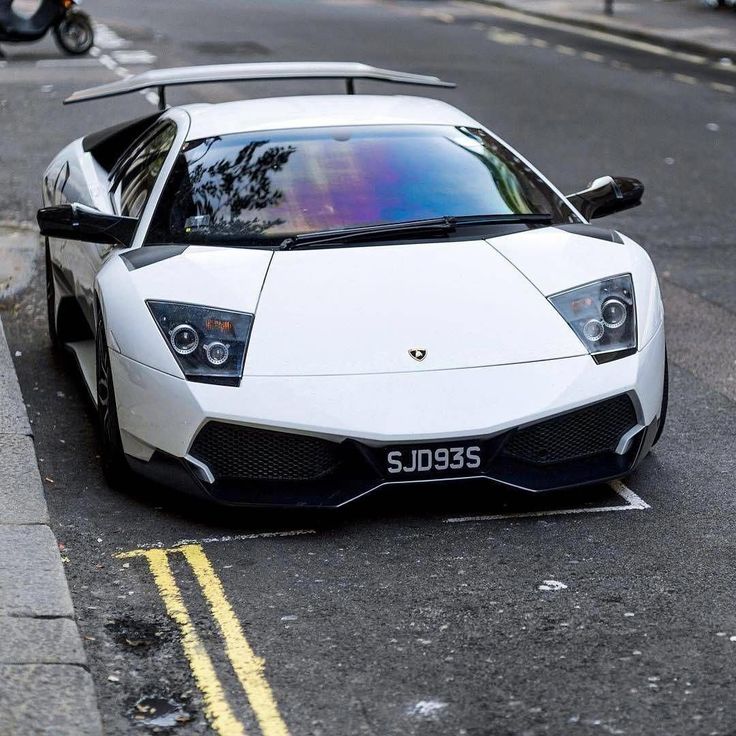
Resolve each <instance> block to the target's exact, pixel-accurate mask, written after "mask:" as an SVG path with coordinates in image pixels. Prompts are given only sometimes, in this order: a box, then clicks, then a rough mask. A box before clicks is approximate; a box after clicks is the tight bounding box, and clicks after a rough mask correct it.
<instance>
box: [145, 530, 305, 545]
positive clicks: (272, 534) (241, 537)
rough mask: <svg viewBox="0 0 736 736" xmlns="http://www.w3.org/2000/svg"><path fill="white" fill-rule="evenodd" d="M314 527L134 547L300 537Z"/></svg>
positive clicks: (181, 540)
mask: <svg viewBox="0 0 736 736" xmlns="http://www.w3.org/2000/svg"><path fill="white" fill-rule="evenodd" d="M316 533H317V530H316V529H290V530H288V531H283V532H259V533H256V534H230V535H225V536H222V537H204V538H203V539H180V540H179V541H178V542H174V543H173V544H164V543H163V542H154V543H153V544H138V545H136V549H164V548H167V549H173V548H175V547H186V546H187V545H188V544H214V543H222V542H242V541H246V540H248V539H271V538H278V537H301V536H304V535H306V534H316Z"/></svg>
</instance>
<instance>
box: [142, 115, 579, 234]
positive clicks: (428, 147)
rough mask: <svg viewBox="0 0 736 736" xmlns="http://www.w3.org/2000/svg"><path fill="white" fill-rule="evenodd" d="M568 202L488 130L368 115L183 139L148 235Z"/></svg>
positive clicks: (545, 207) (328, 225)
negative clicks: (366, 122) (339, 122)
mask: <svg viewBox="0 0 736 736" xmlns="http://www.w3.org/2000/svg"><path fill="white" fill-rule="evenodd" d="M530 213H546V214H551V215H552V219H553V222H571V221H575V218H574V216H573V215H572V213H571V212H570V210H569V208H568V207H567V206H566V205H565V204H564V203H563V202H562V201H561V200H560V198H559V197H558V196H557V195H555V194H554V192H553V191H552V190H551V189H550V188H549V187H548V186H547V185H546V184H545V183H544V182H543V181H542V180H541V179H540V177H539V176H538V175H537V174H536V173H535V172H534V171H532V170H531V169H530V168H529V167H528V166H527V165H526V164H524V163H523V162H522V161H520V160H519V159H518V158H517V157H516V156H514V155H513V154H512V153H511V152H510V151H508V149H506V148H504V147H503V146H501V144H500V143H499V142H498V141H496V140H495V139H493V138H491V137H490V136H489V135H488V134H486V133H485V132H483V131H481V130H475V129H468V128H453V127H445V126H386V127H378V126H360V127H339V128H318V129H307V130H287V131H277V132H273V131H268V132H263V133H240V134H233V135H227V136H222V137H214V138H206V139H203V140H198V141H190V142H188V143H187V144H185V146H184V148H183V150H182V152H181V153H180V155H179V157H178V159H177V161H176V164H175V166H174V169H173V171H172V173H171V175H170V177H169V179H168V181H167V183H166V186H165V188H164V192H163V194H162V196H161V198H160V200H159V203H158V206H157V208H156V212H155V214H154V217H153V221H152V223H151V226H150V228H149V231H148V235H147V237H146V242H147V243H215V244H230V245H267V244H273V243H275V242H281V240H283V239H284V238H286V237H289V236H293V235H298V234H303V233H309V232H314V231H321V230H333V229H337V228H348V227H359V226H368V225H376V224H382V223H395V222H404V221H407V220H420V219H426V218H435V217H444V216H451V217H461V216H467V215H495V214H530Z"/></svg>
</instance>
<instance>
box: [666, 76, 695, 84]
mask: <svg viewBox="0 0 736 736" xmlns="http://www.w3.org/2000/svg"><path fill="white" fill-rule="evenodd" d="M672 79H674V80H675V81H676V82H682V83H683V84H697V83H698V80H697V79H696V78H695V77H691V76H690V75H689V74H673V75H672Z"/></svg>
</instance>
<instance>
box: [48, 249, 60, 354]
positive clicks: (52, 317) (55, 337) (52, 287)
mask: <svg viewBox="0 0 736 736" xmlns="http://www.w3.org/2000/svg"><path fill="white" fill-rule="evenodd" d="M45 251H46V313H47V315H48V322H49V339H50V340H51V347H52V348H53V349H54V352H57V353H60V352H61V349H62V347H63V346H62V343H61V339H60V338H59V331H58V329H57V326H56V316H57V315H56V284H55V283H54V267H53V265H52V263H51V250H50V249H49V241H48V238H47V239H46V247H45Z"/></svg>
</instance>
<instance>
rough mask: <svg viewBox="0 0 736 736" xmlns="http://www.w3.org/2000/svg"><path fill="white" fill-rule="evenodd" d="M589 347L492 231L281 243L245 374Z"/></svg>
mask: <svg viewBox="0 0 736 736" xmlns="http://www.w3.org/2000/svg"><path fill="white" fill-rule="evenodd" d="M413 349H420V350H422V351H426V356H425V357H424V359H423V360H421V361H417V360H416V359H415V358H414V357H412V355H411V354H410V351H412V350H413ZM584 354H586V351H585V350H584V348H583V346H582V345H581V343H580V341H579V340H578V339H577V337H575V335H574V334H573V332H572V330H571V329H570V328H569V327H568V326H567V325H566V324H565V322H564V321H563V320H562V319H561V317H560V316H559V315H558V314H557V312H556V311H555V309H554V308H553V307H552V306H551V305H550V303H549V302H548V301H547V299H546V298H545V297H544V295H543V294H542V293H540V291H539V290H538V289H537V288H536V287H535V286H534V285H533V284H532V283H531V282H530V281H529V280H528V279H527V278H526V277H525V276H524V275H523V274H522V273H521V272H520V271H519V269H518V268H516V267H515V266H514V265H512V264H511V262H510V261H509V260H508V259H507V258H506V257H504V256H503V255H502V254H501V253H500V252H498V251H497V250H496V249H494V248H493V247H492V246H491V245H490V244H489V243H488V242H486V241H468V242H442V243H422V244H411V245H392V246H385V245H376V246H360V247H351V248H325V249H316V248H312V249H308V250H300V251H279V252H276V253H274V254H273V258H272V260H271V263H270V266H269V269H268V273H267V275H266V278H265V282H264V284H263V289H262V292H261V295H260V298H259V301H258V306H257V310H256V318H255V322H254V327H253V332H252V334H251V340H250V345H249V348H248V355H247V359H246V364H245V374H246V375H339V374H360V373H395V372H407V371H427V370H449V369H455V368H473V367H480V366H494V365H507V364H513V363H526V362H531V361H538V360H551V359H555V358H566V357H572V356H576V355H584Z"/></svg>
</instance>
